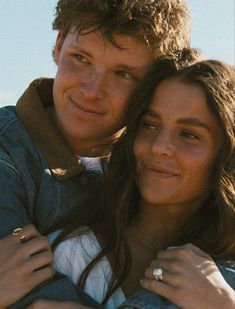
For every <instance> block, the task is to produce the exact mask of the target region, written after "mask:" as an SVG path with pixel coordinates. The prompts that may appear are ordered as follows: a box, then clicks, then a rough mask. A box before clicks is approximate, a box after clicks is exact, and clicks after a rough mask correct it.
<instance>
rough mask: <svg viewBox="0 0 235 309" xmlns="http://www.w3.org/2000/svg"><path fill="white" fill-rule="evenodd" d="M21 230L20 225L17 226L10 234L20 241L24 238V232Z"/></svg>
mask: <svg viewBox="0 0 235 309" xmlns="http://www.w3.org/2000/svg"><path fill="white" fill-rule="evenodd" d="M23 232H24V230H23V229H22V227H17V228H16V229H14V231H13V232H12V233H11V234H12V235H13V236H17V237H19V239H20V241H21V242H22V241H23V240H26V234H24V233H23Z"/></svg>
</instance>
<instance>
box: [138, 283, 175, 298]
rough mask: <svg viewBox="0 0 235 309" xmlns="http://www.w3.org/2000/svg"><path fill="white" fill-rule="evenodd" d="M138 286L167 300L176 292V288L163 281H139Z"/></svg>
mask: <svg viewBox="0 0 235 309" xmlns="http://www.w3.org/2000/svg"><path fill="white" fill-rule="evenodd" d="M140 285H141V287H143V288H144V289H147V290H149V291H151V292H153V293H156V294H158V295H161V296H163V297H165V298H167V299H169V300H170V299H171V296H172V295H173V294H174V293H175V292H176V288H174V287H173V286H171V285H169V284H167V283H165V282H163V281H157V280H150V279H141V280H140Z"/></svg>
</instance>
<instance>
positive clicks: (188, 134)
mask: <svg viewBox="0 0 235 309" xmlns="http://www.w3.org/2000/svg"><path fill="white" fill-rule="evenodd" d="M181 136H183V137H185V138H188V139H199V137H198V135H197V134H195V133H193V132H190V131H182V132H181Z"/></svg>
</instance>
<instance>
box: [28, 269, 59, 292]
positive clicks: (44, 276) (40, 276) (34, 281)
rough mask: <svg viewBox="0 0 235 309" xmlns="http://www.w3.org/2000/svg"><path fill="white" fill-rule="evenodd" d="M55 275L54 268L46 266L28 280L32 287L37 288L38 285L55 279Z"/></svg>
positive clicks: (32, 274) (33, 273)
mask: <svg viewBox="0 0 235 309" xmlns="http://www.w3.org/2000/svg"><path fill="white" fill-rule="evenodd" d="M54 275H55V270H54V268H53V267H52V266H46V267H43V268H41V269H38V270H36V271H34V272H32V273H31V274H30V275H29V276H28V278H29V281H30V282H31V285H32V286H33V287H35V286H37V285H38V284H40V283H42V282H44V281H46V280H49V279H51V278H53V276H54Z"/></svg>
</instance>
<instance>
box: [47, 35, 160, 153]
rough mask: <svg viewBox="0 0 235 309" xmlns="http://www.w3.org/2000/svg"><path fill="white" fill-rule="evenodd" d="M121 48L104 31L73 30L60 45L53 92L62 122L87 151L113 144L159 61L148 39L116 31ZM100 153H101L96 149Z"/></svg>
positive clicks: (67, 135)
mask: <svg viewBox="0 0 235 309" xmlns="http://www.w3.org/2000/svg"><path fill="white" fill-rule="evenodd" d="M115 39H116V41H117V43H118V46H121V47H122V48H121V49H119V48H117V47H115V46H114V45H112V44H111V43H110V42H109V41H107V40H104V38H103V36H102V35H101V33H100V32H99V31H93V32H90V33H87V34H84V35H79V36H77V34H76V33H69V34H68V35H67V37H66V38H65V40H64V41H63V42H62V38H61V34H60V33H59V35H58V37H57V41H56V45H55V53H54V55H55V61H56V63H57V65H58V70H57V74H56V77H55V82H54V88H53V96H54V103H55V109H56V119H57V122H58V124H59V126H60V128H61V130H62V133H63V134H64V137H65V138H66V140H67V142H68V143H69V144H70V146H71V147H72V148H73V149H74V150H75V151H76V152H77V153H78V154H81V155H87V156H89V155H92V149H93V148H94V149H95V148H99V146H100V145H103V144H106V143H109V142H110V141H111V140H112V139H113V138H114V137H115V134H116V133H117V132H118V131H119V130H120V129H121V128H122V127H123V125H124V118H125V113H126V109H127V103H128V98H129V96H130V94H131V93H132V92H133V90H134V89H135V88H136V87H137V85H138V81H139V80H140V79H141V78H142V77H143V76H144V74H145V73H146V70H147V69H148V67H149V66H150V65H151V64H152V62H153V60H154V55H153V52H152V51H151V50H150V48H149V47H148V46H147V45H145V44H144V43H142V42H140V41H138V40H137V39H135V38H133V37H129V36H123V35H119V36H115ZM96 155H97V154H96Z"/></svg>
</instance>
